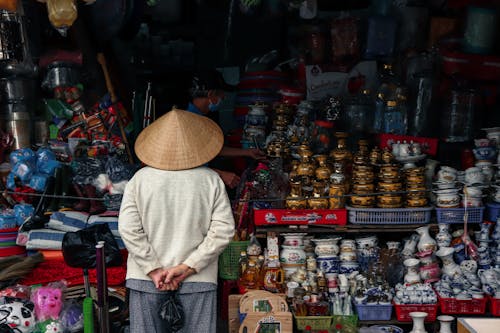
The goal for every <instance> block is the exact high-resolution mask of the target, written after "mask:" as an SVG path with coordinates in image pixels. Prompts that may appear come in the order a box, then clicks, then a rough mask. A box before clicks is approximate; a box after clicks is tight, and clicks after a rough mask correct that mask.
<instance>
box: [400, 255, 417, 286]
mask: <svg viewBox="0 0 500 333" xmlns="http://www.w3.org/2000/svg"><path fill="white" fill-rule="evenodd" d="M419 264H420V260H418V259H415V258H410V259H406V260H405V261H404V262H403V265H404V266H405V267H406V274H405V277H404V281H405V283H407V284H415V283H420V274H419V270H418V266H419Z"/></svg>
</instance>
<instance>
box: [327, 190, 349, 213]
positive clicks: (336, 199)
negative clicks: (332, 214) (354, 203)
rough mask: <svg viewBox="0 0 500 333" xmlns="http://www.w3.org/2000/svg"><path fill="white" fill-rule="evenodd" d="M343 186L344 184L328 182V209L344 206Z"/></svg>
mask: <svg viewBox="0 0 500 333" xmlns="http://www.w3.org/2000/svg"><path fill="white" fill-rule="evenodd" d="M344 194H345V186H344V184H330V187H329V190H328V195H329V196H330V198H329V199H328V204H329V205H328V206H329V208H330V209H337V208H344V206H345V197H344Z"/></svg>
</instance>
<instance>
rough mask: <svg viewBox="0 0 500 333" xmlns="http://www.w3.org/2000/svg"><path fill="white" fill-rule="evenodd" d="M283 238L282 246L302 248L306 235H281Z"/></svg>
mask: <svg viewBox="0 0 500 333" xmlns="http://www.w3.org/2000/svg"><path fill="white" fill-rule="evenodd" d="M282 235H283V237H284V238H285V239H284V240H283V245H286V246H303V245H305V244H304V236H305V235H307V234H305V233H289V234H286V233H285V234H282Z"/></svg>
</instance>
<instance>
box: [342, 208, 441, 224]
mask: <svg viewBox="0 0 500 333" xmlns="http://www.w3.org/2000/svg"><path fill="white" fill-rule="evenodd" d="M346 208H347V211H348V212H349V222H350V223H353V224H423V223H429V222H430V220H431V212H432V207H421V208H355V207H350V206H348V207H346Z"/></svg>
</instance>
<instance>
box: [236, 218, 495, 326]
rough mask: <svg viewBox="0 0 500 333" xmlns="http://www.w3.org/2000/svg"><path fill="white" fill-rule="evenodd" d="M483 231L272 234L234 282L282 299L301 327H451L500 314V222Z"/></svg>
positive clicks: (245, 257) (249, 253)
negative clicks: (475, 317)
mask: <svg viewBox="0 0 500 333" xmlns="http://www.w3.org/2000/svg"><path fill="white" fill-rule="evenodd" d="M479 227H480V228H479V230H477V231H474V232H472V231H471V230H469V229H467V228H466V229H465V230H464V226H463V225H461V224H460V225H459V224H456V225H453V224H444V223H442V224H439V229H438V232H437V233H434V232H431V231H430V228H429V225H424V226H421V227H418V228H417V229H415V230H414V231H413V232H410V233H409V234H408V235H407V237H404V238H402V237H401V236H396V235H394V234H392V235H391V236H395V237H382V236H386V235H379V234H373V233H368V234H367V233H364V234H359V235H352V234H342V233H328V234H317V233H313V234H311V233H302V232H295V233H280V234H279V235H278V234H276V233H274V232H269V233H268V234H267V237H266V238H264V239H262V238H260V241H259V239H258V238H257V237H255V236H253V237H252V238H251V240H250V241H249V242H246V244H247V247H246V248H245V249H244V250H243V251H241V252H240V258H239V260H238V261H237V270H238V271H239V274H238V278H237V280H236V281H235V283H236V284H237V286H238V288H239V291H240V293H241V294H245V292H247V291H249V290H259V289H262V290H266V291H270V292H273V293H278V294H283V295H284V297H285V299H286V300H287V303H288V306H289V308H290V311H291V312H292V313H293V316H294V319H295V321H296V326H297V327H299V328H300V327H302V329H305V327H306V326H310V327H311V328H312V329H313V330H316V331H318V330H328V329H329V328H330V327H331V326H332V325H333V323H337V325H338V323H339V318H342V319H340V321H341V324H342V323H343V324H344V325H345V327H344V330H342V331H341V332H351V331H352V332H357V327H360V326H369V325H373V324H376V323H375V322H380V324H383V323H385V324H388V323H390V324H395V325H398V324H400V325H402V326H404V325H411V324H413V325H414V327H415V325H420V324H419V323H418V322H420V321H421V322H422V323H421V324H422V325H424V323H434V322H436V320H438V321H440V322H441V325H443V326H445V325H449V324H450V323H451V322H452V321H453V320H454V319H455V317H457V316H468V315H471V314H472V315H483V316H488V317H491V316H500V270H499V269H498V268H499V267H500V251H498V252H497V249H498V248H499V247H500V224H497V225H493V224H491V223H488V222H484V223H481V224H479ZM384 238H385V239H388V240H386V241H383V240H382V239H384ZM261 244H265V246H262V245H261ZM305 323H307V325H306V324H305Z"/></svg>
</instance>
